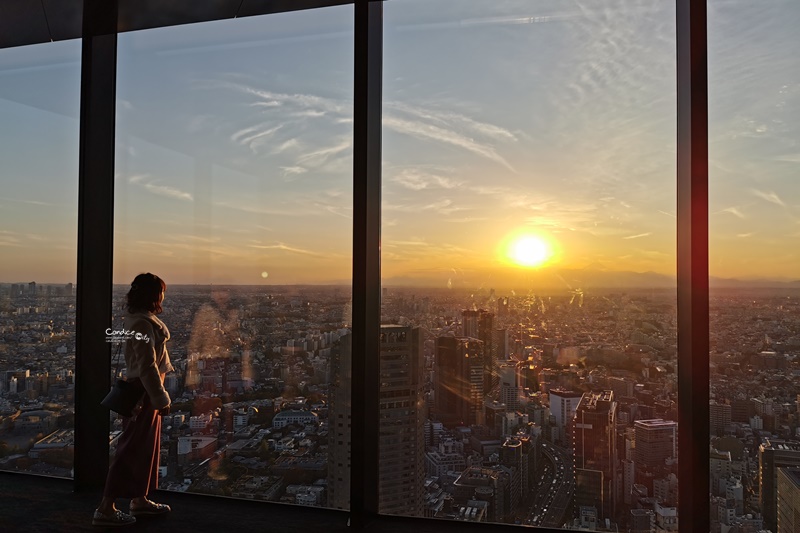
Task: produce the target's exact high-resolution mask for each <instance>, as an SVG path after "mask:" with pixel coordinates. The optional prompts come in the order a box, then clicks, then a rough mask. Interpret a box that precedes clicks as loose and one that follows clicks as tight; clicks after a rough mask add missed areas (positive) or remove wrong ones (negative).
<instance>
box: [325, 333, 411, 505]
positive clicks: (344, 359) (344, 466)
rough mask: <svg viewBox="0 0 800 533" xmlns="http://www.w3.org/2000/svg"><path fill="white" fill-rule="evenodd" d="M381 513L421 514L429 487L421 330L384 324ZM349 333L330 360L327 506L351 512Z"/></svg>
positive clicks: (379, 492) (380, 444)
mask: <svg viewBox="0 0 800 533" xmlns="http://www.w3.org/2000/svg"><path fill="white" fill-rule="evenodd" d="M380 335H381V352H380V374H381V393H380V441H379V450H378V454H379V465H380V466H379V472H378V476H379V481H378V509H379V511H380V512H381V513H382V514H391V515H408V516H422V514H423V491H424V487H425V456H424V453H425V424H424V423H425V402H424V399H423V390H422V388H423V383H424V378H423V374H424V370H425V366H424V358H423V352H422V337H421V334H420V330H419V328H411V327H409V326H396V325H384V326H381V333H380ZM350 342H351V341H350V335H345V336H343V337H342V343H341V346H340V349H339V351H338V353H339V356H338V357H332V358H331V359H332V360H331V394H330V398H331V405H330V408H329V409H330V410H329V416H328V419H329V437H328V439H329V449H330V452H329V453H330V459H329V462H328V491H329V492H328V494H329V496H328V505H329V506H330V507H334V508H338V509H347V508H349V497H350V473H349V470H350V453H351V446H350V442H351V441H350V410H349V404H350V398H349V391H350V381H351V371H350V353H351V352H350Z"/></svg>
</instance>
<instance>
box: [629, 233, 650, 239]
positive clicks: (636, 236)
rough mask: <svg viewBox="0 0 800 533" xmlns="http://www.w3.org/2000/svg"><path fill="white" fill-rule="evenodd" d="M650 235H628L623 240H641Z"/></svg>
mask: <svg viewBox="0 0 800 533" xmlns="http://www.w3.org/2000/svg"><path fill="white" fill-rule="evenodd" d="M652 234H653V232H647V233H639V234H637V235H628V236H627V237H623V239H641V238H642V237H649V236H650V235H652Z"/></svg>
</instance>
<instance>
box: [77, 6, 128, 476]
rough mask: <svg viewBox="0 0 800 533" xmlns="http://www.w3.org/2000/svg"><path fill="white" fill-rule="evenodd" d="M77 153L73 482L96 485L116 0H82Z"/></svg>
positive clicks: (107, 302)
mask: <svg viewBox="0 0 800 533" xmlns="http://www.w3.org/2000/svg"><path fill="white" fill-rule="evenodd" d="M83 13H84V20H83V45H82V55H81V108H80V145H79V160H78V268H77V301H76V318H75V322H76V324H75V326H76V328H75V329H76V349H75V452H74V453H75V458H74V461H75V462H74V468H75V489H76V490H83V489H88V490H94V489H98V488H102V486H103V484H104V482H105V476H106V470H107V467H108V431H109V415H108V410H107V409H106V408H104V407H102V406H101V405H100V400H102V398H103V396H105V395H106V393H107V392H108V387H109V373H110V371H111V362H110V357H109V354H110V352H111V346H110V345H109V344H108V343H107V342H106V339H105V334H104V331H105V329H106V328H107V327H109V326H110V325H111V299H112V293H111V290H112V266H113V231H114V230H113V225H114V113H115V111H114V110H115V99H116V72H117V65H116V60H117V35H116V17H117V15H116V2H113V1H110V2H109V1H103V0H87V1H86V2H84V11H83Z"/></svg>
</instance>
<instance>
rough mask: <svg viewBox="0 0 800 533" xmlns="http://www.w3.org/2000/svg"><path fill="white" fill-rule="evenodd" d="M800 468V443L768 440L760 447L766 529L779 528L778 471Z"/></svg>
mask: <svg viewBox="0 0 800 533" xmlns="http://www.w3.org/2000/svg"><path fill="white" fill-rule="evenodd" d="M797 466H800V443H797V442H792V441H785V440H768V441H767V442H765V443H764V444H762V445H761V446H759V447H758V488H759V494H760V503H761V513H762V514H763V515H764V528H766V529H771V530H772V531H775V529H776V526H777V521H778V520H777V498H778V469H780V468H784V467H797Z"/></svg>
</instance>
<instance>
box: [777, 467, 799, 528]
mask: <svg viewBox="0 0 800 533" xmlns="http://www.w3.org/2000/svg"><path fill="white" fill-rule="evenodd" d="M777 503H778V533H794V532H796V531H800V468H779V469H778V502H777Z"/></svg>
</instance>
